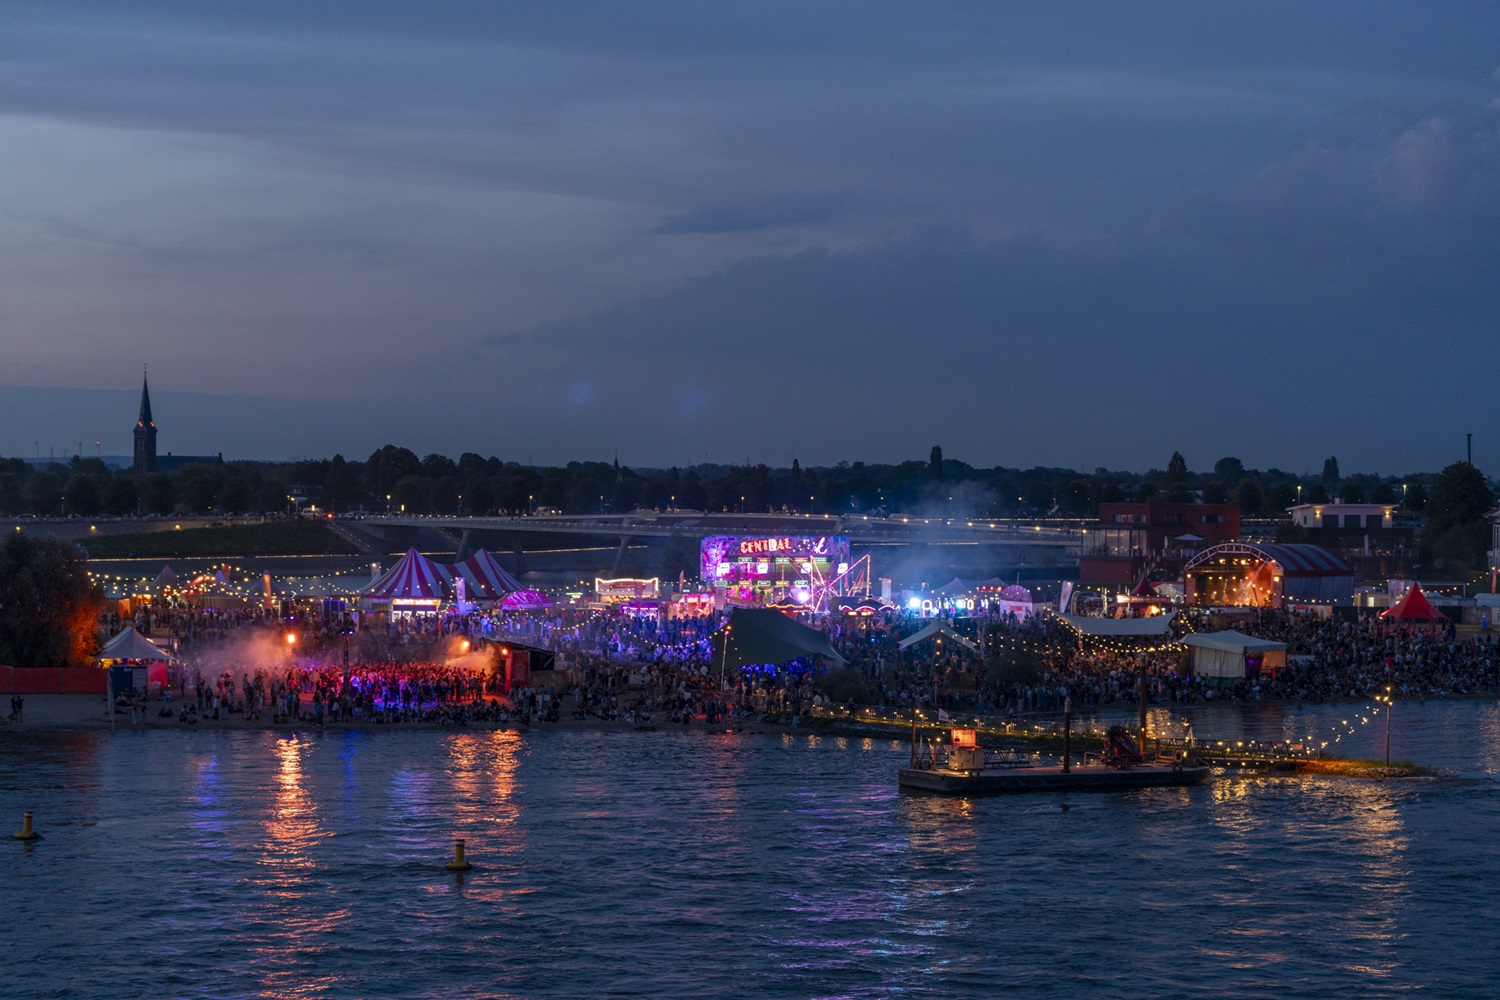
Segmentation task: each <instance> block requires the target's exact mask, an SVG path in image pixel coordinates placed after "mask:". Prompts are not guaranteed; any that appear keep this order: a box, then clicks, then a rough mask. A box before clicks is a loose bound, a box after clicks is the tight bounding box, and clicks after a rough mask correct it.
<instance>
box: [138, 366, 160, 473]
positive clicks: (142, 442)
mask: <svg viewBox="0 0 1500 1000" xmlns="http://www.w3.org/2000/svg"><path fill="white" fill-rule="evenodd" d="M133 468H134V470H135V472H136V474H137V475H139V474H140V473H142V472H155V471H156V422H155V421H153V420H152V419H151V390H150V388H149V387H148V386H147V385H146V377H145V376H144V375H142V376H141V415H140V416H139V417H137V418H136V421H135V465H134V466H133Z"/></svg>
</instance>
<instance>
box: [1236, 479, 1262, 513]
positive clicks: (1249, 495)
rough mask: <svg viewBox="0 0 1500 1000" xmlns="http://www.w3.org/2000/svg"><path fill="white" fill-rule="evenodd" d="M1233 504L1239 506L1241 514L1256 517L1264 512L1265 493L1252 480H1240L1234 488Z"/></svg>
mask: <svg viewBox="0 0 1500 1000" xmlns="http://www.w3.org/2000/svg"><path fill="white" fill-rule="evenodd" d="M1234 502H1235V503H1237V504H1239V505H1240V513H1241V514H1243V515H1246V516H1248V517H1256V516H1258V515H1260V514H1262V513H1264V511H1265V507H1266V491H1265V490H1263V489H1261V487H1260V483H1257V482H1256V481H1255V480H1253V479H1250V478H1245V479H1241V480H1240V483H1239V485H1238V486H1236V487H1235V488H1234Z"/></svg>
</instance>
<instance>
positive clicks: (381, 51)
mask: <svg viewBox="0 0 1500 1000" xmlns="http://www.w3.org/2000/svg"><path fill="white" fill-rule="evenodd" d="M0 20H3V23H4V25H5V29H4V31H3V32H0V177H3V178H4V183H3V184H0V454H4V455H25V456H30V455H33V454H38V453H40V454H42V455H46V454H48V453H49V451H51V452H54V453H56V454H63V453H72V452H74V451H77V450H79V449H80V447H81V448H82V450H83V451H84V453H85V454H93V453H95V452H96V451H97V452H100V453H102V454H128V453H129V451H130V429H131V426H132V424H133V420H134V416H135V411H136V403H137V400H138V398H139V387H140V378H141V373H142V370H143V367H144V366H146V365H148V364H149V366H150V378H151V386H152V401H153V408H154V411H155V416H156V420H157V424H158V426H159V428H160V439H159V449H160V450H161V451H162V452H166V451H169V450H170V451H173V452H175V453H177V454H216V453H223V454H224V456H225V458H226V459H230V458H257V459H277V458H289V457H294V456H309V457H327V456H331V455H332V454H334V453H335V452H339V453H343V454H344V455H346V456H348V457H356V458H363V457H365V456H366V455H368V454H369V453H370V452H371V451H373V450H375V449H376V448H378V447H380V446H381V445H383V444H386V443H394V444H399V445H403V446H405V447H409V448H411V449H413V450H414V451H416V452H418V453H419V454H425V453H428V452H433V451H436V452H442V453H444V454H448V455H453V456H456V455H458V454H459V453H460V452H464V451H474V452H479V453H481V454H484V455H491V454H493V455H498V456H500V457H501V458H503V459H505V460H508V461H523V462H535V463H559V462H566V461H569V460H598V459H602V460H610V459H612V458H613V457H614V456H615V455H618V456H619V459H620V461H621V462H622V463H623V464H627V465H632V466H637V467H663V466H668V465H685V464H692V463H696V462H703V461H712V462H740V461H752V462H766V463H769V464H772V465H786V464H789V463H790V462H791V460H792V458H793V457H796V458H798V459H799V460H800V461H801V462H802V464H804V465H815V464H831V463H835V462H838V461H840V460H849V461H855V460H863V461H867V462H892V461H901V460H905V459H912V458H916V459H923V460H925V458H926V457H927V454H928V452H929V450H930V449H931V447H932V446H933V445H935V444H936V445H940V446H941V447H942V448H943V450H944V454H945V455H947V456H948V457H950V458H957V459H961V460H963V461H966V462H969V463H970V464H972V465H976V466H985V467H988V466H994V465H1005V466H1023V467H1029V466H1034V465H1048V466H1061V467H1072V468H1080V469H1093V468H1095V467H1097V466H1105V467H1108V468H1112V469H1136V470H1145V469H1147V468H1161V467H1164V466H1165V464H1166V461H1167V457H1168V456H1169V455H1170V454H1171V453H1172V452H1173V451H1180V452H1182V453H1183V455H1184V456H1185V457H1186V459H1187V461H1188V464H1189V466H1190V467H1191V468H1194V469H1206V468H1210V467H1211V466H1212V465H1213V463H1214V462H1215V461H1216V460H1217V459H1218V458H1220V457H1223V456H1226V455H1233V456H1236V457H1238V458H1240V459H1241V460H1242V461H1244V462H1245V464H1246V465H1248V466H1251V467H1262V468H1263V467H1267V466H1279V467H1281V468H1284V469H1288V470H1290V471H1316V470H1318V469H1321V467H1322V462H1323V459H1324V458H1325V457H1327V456H1329V455H1336V456H1337V457H1338V459H1339V464H1340V467H1341V469H1343V470H1344V471H1346V472H1353V471H1369V472H1384V473H1388V474H1400V473H1403V472H1409V471H1422V470H1432V469H1437V468H1441V467H1442V466H1443V465H1446V464H1447V463H1448V462H1450V461H1453V460H1455V459H1457V458H1462V457H1463V454H1464V434H1465V433H1466V432H1474V434H1475V442H1474V459H1475V462H1476V464H1478V465H1480V467H1481V468H1487V467H1486V460H1487V459H1489V460H1490V465H1491V466H1494V467H1495V468H1500V428H1497V427H1496V425H1495V420H1494V417H1495V414H1496V406H1495V402H1494V400H1495V381H1496V371H1497V369H1496V365H1495V357H1496V355H1495V344H1496V342H1497V330H1500V324H1497V319H1500V280H1497V275H1500V46H1497V45H1496V44H1495V40H1496V39H1500V6H1497V5H1495V4H1493V3H1463V2H1454V3H1444V4H1437V5H1432V4H1420V5H1415V4H1409V3H1381V2H1370V0H1359V2H1334V0H1330V2H1325V3H1318V4H1306V3H1301V2H1297V3H1277V2H1256V3H1246V4H1203V3H1201V2H1191V3H1162V2H1142V3H1132V4H1119V3H1099V4H1094V3H1069V4H971V3H909V2H908V3H885V2H880V0H858V2H847V3H843V2H839V3H818V2H812V0H787V2H778V0H763V2H758V3H755V4H741V5H731V4H706V3H688V2H681V3H677V2H652V0H638V2H632V3H629V4H620V3H597V4H573V3H567V2H559V0H548V2H544V3H525V2H519V0H517V2H508V3H503V4H497V3H492V2H488V0H485V2H474V3H463V2H453V3H432V4H413V3H407V2H399V3H398V2H379V0H324V2H320V3H317V4H307V3H305V2H301V0H286V2H267V3H254V2H251V3H245V4H234V5H228V4H190V3H165V2H151V0H135V2H132V3H130V4H120V3H117V2H114V0H108V2H103V0H101V2H93V3H89V2H78V3H73V2H67V0H46V2H37V3H28V2H3V3H0ZM95 442H98V444H97V445H96V444H95ZM1495 468H1489V469H1488V470H1487V471H1490V472H1491V473H1493V472H1494V471H1495Z"/></svg>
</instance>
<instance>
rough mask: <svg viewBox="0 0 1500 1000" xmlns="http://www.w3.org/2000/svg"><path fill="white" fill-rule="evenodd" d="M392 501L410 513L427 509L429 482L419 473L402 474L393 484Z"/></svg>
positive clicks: (417, 512)
mask: <svg viewBox="0 0 1500 1000" xmlns="http://www.w3.org/2000/svg"><path fill="white" fill-rule="evenodd" d="M391 502H392V503H394V504H396V505H397V508H398V509H400V510H404V511H405V512H406V513H408V514H422V513H426V511H427V484H426V483H425V482H423V480H422V477H421V476H418V475H410V476H402V477H401V478H400V479H398V480H396V482H395V483H393V484H392V485H391Z"/></svg>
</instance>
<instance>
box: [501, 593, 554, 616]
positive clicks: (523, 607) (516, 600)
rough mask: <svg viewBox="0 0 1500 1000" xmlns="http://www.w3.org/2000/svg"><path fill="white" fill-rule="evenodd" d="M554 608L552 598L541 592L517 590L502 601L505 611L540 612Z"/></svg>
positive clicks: (502, 607)
mask: <svg viewBox="0 0 1500 1000" xmlns="http://www.w3.org/2000/svg"><path fill="white" fill-rule="evenodd" d="M552 606H553V601H552V598H550V597H548V596H547V595H546V594H544V593H542V592H541V591H540V590H517V591H515V592H513V593H510V594H506V595H505V596H504V597H503V598H501V600H500V607H501V609H502V610H505V611H540V610H542V609H543V608H550V607H552Z"/></svg>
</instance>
